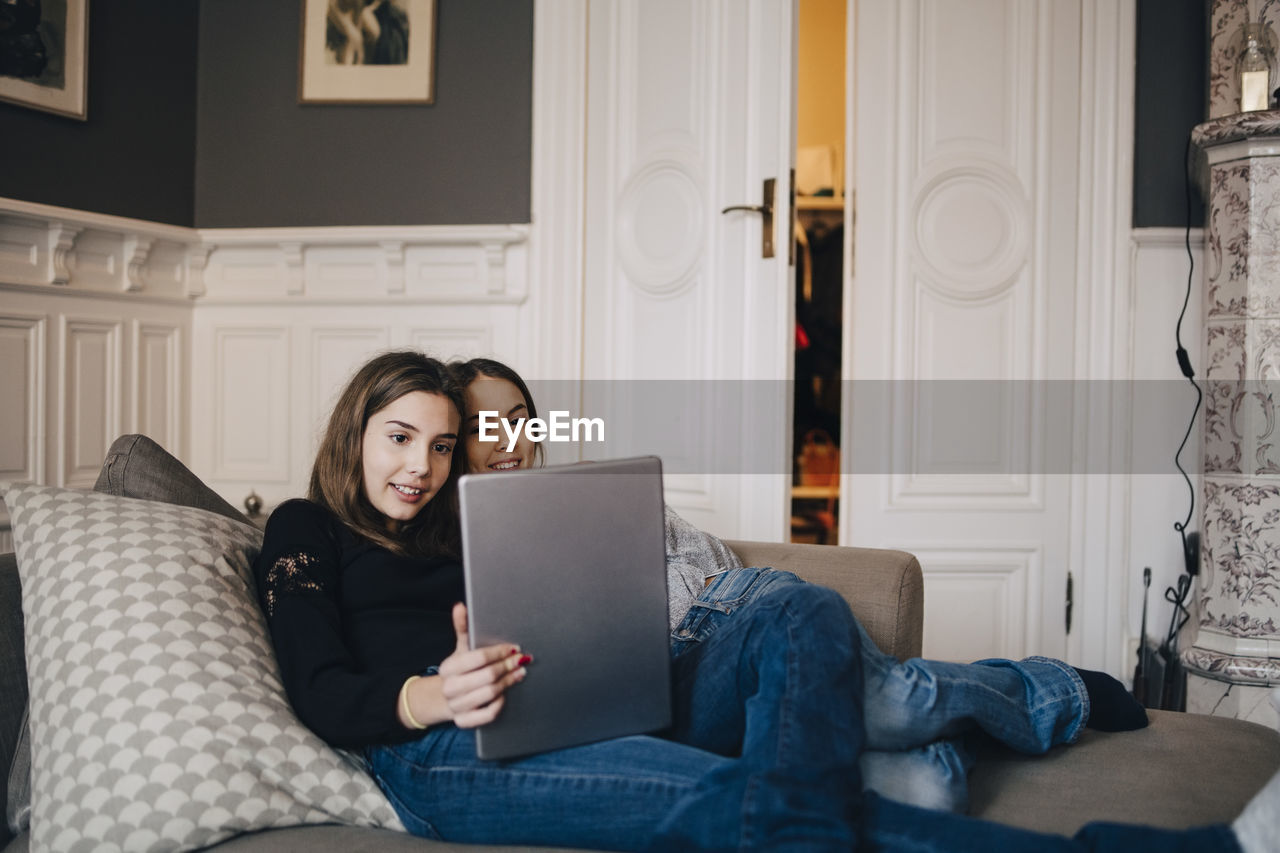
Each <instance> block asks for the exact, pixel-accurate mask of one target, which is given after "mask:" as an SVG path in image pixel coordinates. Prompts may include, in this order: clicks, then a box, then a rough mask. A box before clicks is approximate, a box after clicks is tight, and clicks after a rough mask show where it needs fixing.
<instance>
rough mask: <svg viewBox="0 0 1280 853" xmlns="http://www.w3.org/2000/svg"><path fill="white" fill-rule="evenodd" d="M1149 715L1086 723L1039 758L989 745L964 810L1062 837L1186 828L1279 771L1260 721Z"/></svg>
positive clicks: (1270, 737)
mask: <svg viewBox="0 0 1280 853" xmlns="http://www.w3.org/2000/svg"><path fill="white" fill-rule="evenodd" d="M1147 714H1148V716H1149V717H1150V718H1151V725H1149V726H1147V728H1145V729H1140V730H1138V731H1136V732H1097V731H1093V730H1092V729H1088V730H1086V731H1085V733H1084V734H1083V736H1081V738H1080V740H1079V741H1078V742H1077V743H1075V744H1074V745H1072V746H1060V747H1056V748H1054V749H1053V750H1052V751H1050V752H1049V754H1047V755H1044V756H1028V755H1019V754H1017V753H1015V752H1013V751H1012V750H1009V749H1005V748H1003V747H997V746H992V747H990V748H989V749H987V750H986V751H985V752H984V754H982V755H980V756H979V760H978V763H977V764H976V765H975V766H974V768H973V772H972V773H971V774H970V777H969V793H970V798H969V799H970V811H971V813H972V814H973V815H974V816H976V817H982V818H986V819H987V820H995V821H999V822H1000V823H1008V824H1012V825H1014V826H1022V827H1026V828H1028V829H1037V830H1040V831H1042V832H1057V833H1060V834H1062V835H1071V834H1073V833H1075V831H1076V830H1077V829H1079V828H1080V827H1081V826H1083V825H1084V824H1086V823H1088V822H1089V821H1095V820H1105V821H1117V822H1121V823H1143V824H1149V825H1152V826H1162V827H1168V828H1170V829H1185V828H1187V827H1192V826H1202V825H1204V824H1209V823H1225V822H1229V821H1231V820H1233V819H1234V818H1235V817H1236V815H1238V814H1239V813H1240V811H1241V810H1242V809H1243V808H1244V805H1245V803H1247V802H1248V801H1249V799H1250V798H1251V797H1253V795H1254V794H1255V793H1257V792H1258V790H1259V789H1260V788H1262V786H1263V785H1264V784H1266V782H1267V780H1268V779H1270V778H1271V776H1272V775H1273V774H1274V773H1275V772H1276V770H1277V769H1278V768H1280V734H1278V733H1277V732H1275V731H1273V730H1272V729H1269V728H1267V727H1265V726H1260V725H1257V724H1256V723H1247V722H1245V721H1243V720H1232V719H1227V718H1224V717H1209V716H1203V715H1200V714H1183V713H1178V712H1176V711H1148V712H1147Z"/></svg>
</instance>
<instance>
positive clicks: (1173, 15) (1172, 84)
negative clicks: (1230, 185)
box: [1133, 0, 1209, 228]
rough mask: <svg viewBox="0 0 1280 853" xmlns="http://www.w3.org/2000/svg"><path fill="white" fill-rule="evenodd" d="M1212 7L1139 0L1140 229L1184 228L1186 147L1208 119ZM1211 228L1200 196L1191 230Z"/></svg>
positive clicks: (1136, 212)
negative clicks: (1189, 138)
mask: <svg viewBox="0 0 1280 853" xmlns="http://www.w3.org/2000/svg"><path fill="white" fill-rule="evenodd" d="M1207 6H1208V3H1207V2H1206V0H1138V68H1137V80H1136V88H1135V99H1136V103H1135V104H1134V109H1135V115H1134V120H1135V128H1134V141H1133V225H1134V227H1135V228H1142V227H1150V226H1166V227H1167V226H1175V227H1179V228H1181V227H1185V226H1186V224H1187V202H1186V174H1187V171H1186V167H1185V162H1186V160H1185V158H1186V143H1187V137H1188V136H1189V134H1190V132H1191V128H1193V127H1195V126H1196V125H1197V124H1199V123H1200V122H1202V121H1204V120H1205V117H1206V116H1207V115H1208V114H1209V113H1208V82H1207V79H1206V78H1207V71H1206V68H1207V65H1208V9H1207ZM1203 224H1204V205H1203V203H1202V202H1201V200H1200V194H1199V191H1198V190H1197V189H1196V188H1195V187H1194V186H1193V187H1192V192H1191V225H1192V226H1193V227H1194V226H1200V225H1203Z"/></svg>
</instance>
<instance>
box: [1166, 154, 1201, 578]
mask: <svg viewBox="0 0 1280 853" xmlns="http://www.w3.org/2000/svg"><path fill="white" fill-rule="evenodd" d="M1183 164H1184V167H1185V172H1186V175H1185V183H1184V186H1185V189H1186V202H1187V211H1186V212H1187V227H1186V232H1185V236H1184V243H1185V245H1186V249H1187V293H1186V296H1185V297H1184V298H1183V300H1182V312H1181V313H1179V314H1178V324H1177V326H1176V327H1175V330H1174V337H1175V338H1176V339H1177V343H1178V350H1177V356H1178V367H1179V368H1180V369H1181V370H1182V375H1183V376H1185V377H1187V381H1188V382H1190V383H1191V387H1193V388H1195V389H1196V407H1195V409H1193V410H1192V412H1191V421H1190V422H1189V423H1188V424H1187V431H1186V434H1184V435H1183V436H1182V443H1181V444H1179V445H1178V452H1177V453H1175V454H1173V464H1174V465H1175V466H1177V468H1178V471H1179V473H1181V474H1182V478H1183V479H1184V480H1186V481H1187V492H1188V494H1189V495H1190V497H1191V501H1190V505H1189V506H1188V507H1187V517H1186V519H1185V520H1184V521H1181V522H1174V524H1173V529H1174V530H1176V531H1178V533H1179V535H1181V536H1182V553H1183V557H1184V560H1185V562H1186V564H1187V573H1188V574H1192V575H1194V574H1196V571H1197V569H1198V568H1199V566H1198V565H1197V564H1198V555H1196V554H1193V551H1195V552H1198V551H1199V547H1198V543H1197V544H1196V546H1195V547H1194V548H1193V546H1192V545H1191V543H1189V542H1188V541H1187V527H1189V526H1190V524H1191V518H1192V515H1193V514H1194V513H1195V507H1196V489H1195V484H1194V483H1192V482H1191V477H1190V475H1188V474H1187V471H1186V469H1185V468H1183V467H1182V460H1181V456H1182V451H1183V450H1184V449H1185V448H1186V446H1187V441H1188V440H1189V439H1190V438H1191V432H1192V430H1194V429H1195V425H1196V418H1197V417H1199V415H1200V406H1201V404H1202V403H1203V402H1204V392H1203V391H1202V390H1201V389H1200V384H1199V383H1198V382H1196V378H1195V377H1196V372H1195V370H1193V369H1192V367H1191V357H1190V356H1189V355H1188V354H1187V348H1186V347H1184V346H1183V345H1182V321H1183V319H1184V318H1185V317H1186V316H1187V306H1188V305H1189V304H1190V303H1191V284H1192V279H1191V277H1192V275H1193V273H1194V271H1195V268H1196V259H1195V255H1193V254H1192V253H1191V135H1190V134H1187V147H1186V152H1185V154H1184V155H1183Z"/></svg>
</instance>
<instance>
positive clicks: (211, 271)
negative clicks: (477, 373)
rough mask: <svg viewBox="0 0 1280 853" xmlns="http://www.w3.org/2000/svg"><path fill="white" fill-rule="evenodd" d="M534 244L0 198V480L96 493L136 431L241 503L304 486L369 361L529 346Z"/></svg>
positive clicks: (482, 232)
mask: <svg viewBox="0 0 1280 853" xmlns="http://www.w3.org/2000/svg"><path fill="white" fill-rule="evenodd" d="M527 243H528V226H526V225H514V226H507V225H485V226H423V227H388V228H381V227H379V228H264V229H215V230H197V229H190V228H180V227H174V226H166V225H157V224H155V223H150V222H144V221H140V220H133V219H126V218H122V217H113V216H103V215H99V214H93V213H86V212H82V211H74V210H68V209H65V208H58V207H51V206H48V205H38V204H31V203H27V202H21V201H15V200H10V199H0V298H2V300H3V301H0V399H3V400H4V401H5V405H4V406H3V407H0V480H29V481H34V482H39V483H50V484H57V485H66V486H72V487H78V488H88V487H91V486H92V485H93V483H94V481H95V480H96V479H97V476H98V471H99V470H100V468H101V466H102V460H103V457H104V456H105V454H106V450H107V448H108V447H109V446H110V444H111V442H112V441H113V440H114V439H115V438H116V436H118V435H120V434H122V433H126V432H142V433H145V434H147V435H149V436H151V437H152V438H154V439H155V440H156V441H157V442H159V443H160V444H161V445H162V446H164V447H165V448H167V449H169V450H170V451H171V452H172V453H173V454H174V455H175V456H177V457H178V458H180V459H182V460H183V461H184V462H186V463H187V464H188V465H189V466H190V467H191V468H192V470H193V471H195V472H196V474H198V475H199V476H200V477H201V478H202V479H204V480H205V481H206V482H207V483H209V485H210V486H212V487H213V488H214V489H216V490H217V491H218V492H219V493H221V494H222V495H223V496H224V497H226V498H227V499H228V500H230V501H232V502H233V503H235V504H236V505H240V504H241V503H242V501H243V499H244V498H245V496H246V495H247V494H248V493H249V492H250V491H251V490H253V491H256V492H257V493H258V494H259V495H261V496H262V497H263V498H264V499H265V500H266V502H267V504H268V505H272V504H275V503H278V502H279V501H281V500H284V499H286V498H289V497H292V496H296V495H300V494H302V493H303V492H304V491H305V488H306V480H307V476H308V473H309V470H310V465H311V457H312V453H313V451H314V446H315V440H316V436H317V433H318V431H319V429H320V426H321V423H322V421H323V419H324V416H325V414H326V413H327V411H328V409H329V406H330V404H331V402H332V397H333V395H334V394H335V393H336V391H337V390H338V388H339V387H340V385H341V384H342V383H343V382H344V381H345V380H346V378H347V377H348V375H349V374H350V372H351V371H352V370H353V369H354V368H355V367H356V366H357V365H358V364H359V363H360V362H361V361H362V360H363V359H364V358H366V357H367V356H368V355H369V354H371V353H373V352H375V351H378V350H383V349H387V348H392V347H415V348H420V349H424V350H426V351H428V352H431V353H432V354H434V355H436V356H438V357H440V358H446V359H448V358H460V357H468V356H472V355H481V354H483V355H493V356H495V357H497V358H503V359H509V360H511V361H512V362H513V363H518V359H519V356H520V354H521V353H522V352H529V351H531V350H533V349H535V348H536V345H535V344H534V343H533V341H534V340H536V335H535V332H534V328H533V320H532V319H531V318H530V317H529V316H526V315H527V314H528V309H527V303H528V301H529V299H528V296H529V280H528V279H529V274H528V266H529V261H528V257H527V254H528V252H527ZM11 548H12V542H11V540H10V539H9V537H8V516H7V513H4V512H3V511H0V549H11Z"/></svg>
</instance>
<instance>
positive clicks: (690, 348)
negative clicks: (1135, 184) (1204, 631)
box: [582, 0, 1134, 674]
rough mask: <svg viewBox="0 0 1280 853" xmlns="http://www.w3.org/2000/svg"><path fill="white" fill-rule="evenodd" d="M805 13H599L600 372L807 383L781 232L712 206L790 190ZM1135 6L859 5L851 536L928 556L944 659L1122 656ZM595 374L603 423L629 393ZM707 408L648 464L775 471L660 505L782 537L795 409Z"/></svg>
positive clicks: (588, 302)
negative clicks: (799, 34)
mask: <svg viewBox="0 0 1280 853" xmlns="http://www.w3.org/2000/svg"><path fill="white" fill-rule="evenodd" d="M797 2H798V0H749V1H748V0H592V2H590V3H589V6H588V11H589V15H588V21H589V24H588V27H587V31H588V35H587V44H588V51H587V55H588V57H589V59H588V63H587V64H588V74H587V79H588V87H587V92H588V94H587V107H586V168H585V187H586V188H585V193H584V199H585V207H584V213H585V222H586V225H585V228H584V229H583V236H584V241H585V245H584V253H583V254H584V258H585V263H584V265H583V273H584V279H583V301H582V305H583V317H582V322H583V350H582V354H583V370H582V372H583V375H584V376H585V377H586V378H587V379H588V380H591V379H593V378H596V377H607V378H608V379H609V380H610V383H611V384H613V383H617V382H619V381H621V380H640V379H672V378H684V377H689V378H693V379H716V380H735V379H751V380H755V381H763V382H765V383H767V382H768V381H779V380H787V379H789V378H790V377H791V375H792V357H791V352H790V346H791V335H792V333H793V321H794V318H793V309H792V305H793V290H792V286H793V285H792V282H791V275H790V269H789V267H788V257H787V255H788V253H787V251H786V247H787V245H788V239H787V238H788V236H789V230H788V229H789V226H790V222H789V217H787V216H785V215H783V216H780V217H777V218H775V221H774V228H775V233H774V236H775V243H776V244H777V248H778V252H777V255H776V256H775V257H774V258H773V259H771V260H763V259H761V258H760V256H759V249H760V231H759V229H760V217H759V216H758V215H756V214H751V213H741V212H738V213H731V214H722V213H721V209H722V208H723V207H725V206H729V205H735V204H759V203H760V202H761V197H762V191H761V182H762V181H763V180H764V179H765V178H770V177H773V178H776V179H777V181H778V186H779V188H780V190H781V192H782V194H783V197H784V198H785V194H786V193H787V192H788V186H787V185H788V176H789V169H790V166H791V163H792V162H793V153H794V142H793V139H794V125H795V114H794V105H793V93H794V79H795V78H794V67H795V29H794V20H795V12H796V3H797ZM1133 15H1134V10H1133V3H1132V1H1131V0H850V14H849V16H848V17H849V21H850V42H849V45H850V56H851V57H852V63H853V71H852V74H851V77H852V80H851V83H852V85H850V86H849V87H848V91H849V92H850V101H851V103H850V104H849V105H848V107H849V109H848V110H847V113H848V114H849V115H850V116H851V120H850V138H851V142H852V143H853V144H852V145H850V150H851V151H856V152H857V156H856V163H855V164H854V167H853V168H852V169H851V170H850V172H851V173H852V174H854V175H856V178H855V179H854V180H853V181H851V182H850V186H849V187H847V188H846V189H847V195H851V196H854V197H856V209H857V218H856V228H855V229H854V231H855V233H856V251H855V253H854V254H855V256H856V257H855V260H854V262H853V263H852V264H847V265H846V270H847V271H848V270H852V275H848V279H847V281H846V283H845V301H844V304H845V309H844V310H845V316H844V327H845V329H846V334H845V348H846V349H845V358H844V368H845V370H844V373H845V377H846V380H851V381H852V385H847V386H846V388H847V389H848V390H847V391H846V393H845V394H844V396H843V399H844V401H845V405H846V411H845V413H844V424H843V435H842V442H841V443H842V448H843V450H844V452H845V458H846V460H848V464H847V465H846V473H845V476H844V477H843V480H842V496H843V499H842V502H841V508H840V510H841V518H840V532H841V539H842V541H843V543H844V544H852V545H861V546H877V547H897V548H904V549H907V550H910V551H912V552H914V553H915V554H917V555H918V556H919V559H920V562H921V564H922V566H923V568H924V570H925V576H926V582H925V584H926V586H925V588H926V605H925V606H926V620H925V622H926V626H927V627H926V637H925V651H926V653H927V654H930V655H933V656H936V657H942V658H951V659H972V658H977V657H982V656H987V655H999V656H1013V657H1017V656H1021V655H1024V654H1031V653H1041V654H1051V655H1057V656H1063V657H1069V658H1070V659H1072V660H1074V661H1078V662H1081V663H1084V664H1087V665H1091V666H1094V667H1097V668H1104V669H1108V670H1111V671H1112V672H1114V673H1117V674H1118V673H1119V672H1120V671H1122V670H1123V669H1124V641H1123V640H1124V637H1123V629H1124V610H1125V600H1124V592H1125V585H1124V577H1125V575H1124V569H1125V567H1124V566H1122V565H1119V564H1120V563H1121V561H1122V560H1123V558H1124V554H1125V553H1126V552H1125V546H1126V544H1127V543H1126V535H1127V534H1126V530H1127V524H1128V519H1127V517H1126V510H1125V509H1124V507H1125V506H1126V504H1125V489H1126V482H1127V480H1126V478H1124V477H1115V476H1107V475H1109V474H1111V473H1113V472H1117V471H1120V470H1121V469H1122V468H1123V465H1124V459H1123V458H1122V456H1123V452H1124V450H1123V449H1124V447H1125V446H1126V440H1125V439H1123V438H1122V437H1123V436H1124V433H1125V429H1126V426H1125V424H1126V420H1125V417H1126V415H1125V412H1124V410H1123V409H1124V406H1123V400H1120V399H1114V397H1115V395H1113V394H1112V393H1111V392H1110V391H1109V390H1107V389H1108V387H1109V386H1108V385H1107V384H1106V380H1112V379H1117V378H1125V377H1126V376H1127V375H1128V369H1129V368H1128V365H1129V356H1128V353H1127V350H1126V346H1127V344H1126V335H1125V333H1124V331H1123V330H1124V329H1127V328H1128V327H1129V321H1130V318H1129V316H1128V313H1127V312H1128V310H1129V309H1128V305H1129V302H1130V296H1129V292H1128V288H1129V285H1128V282H1127V269H1126V264H1125V260H1126V252H1127V235H1128V226H1129V192H1130V187H1131V169H1130V166H1129V153H1128V152H1129V149H1130V147H1131V139H1132V74H1133V71H1132V58H1133V57H1132V50H1133ZM855 194H856V195H855ZM1044 380H1052V381H1053V383H1052V384H1043V381H1044ZM586 386H587V389H588V391H587V395H586V396H587V400H586V401H585V402H586V403H587V406H586V407H587V408H589V409H592V410H595V409H597V408H599V409H604V410H607V409H608V407H609V406H610V405H611V404H613V403H616V401H610V400H608V399H598V400H594V401H593V400H592V398H591V395H592V394H597V395H602V396H603V397H608V396H609V395H610V394H611V393H612V392H611V391H609V390H608V387H609V386H603V387H604V390H601V387H598V386H597V385H596V384H594V383H592V382H590V381H588V382H587V383H586ZM674 387H675V386H672V388H674ZM752 387H753V388H759V389H764V388H765V387H766V385H759V386H756V385H754V384H753V386H752ZM669 393H672V394H678V393H679V392H678V391H669ZM690 393H691V395H693V396H695V397H696V396H697V395H698V394H702V396H703V397H705V399H702V398H699V399H695V400H685V401H673V403H672V410H673V411H679V412H681V413H684V414H688V413H695V414H697V413H701V412H704V411H710V412H712V413H713V414H714V417H706V418H703V417H701V416H700V415H699V416H696V417H695V416H690V417H689V421H690V427H689V428H688V429H687V430H686V431H685V432H684V433H683V435H681V437H680V438H679V439H676V440H673V441H672V442H671V446H658V447H654V446H646V445H645V444H644V441H643V440H641V439H643V438H644V437H643V436H641V437H640V438H638V439H637V441H636V443H635V449H636V450H640V451H649V450H652V451H655V452H660V453H662V454H663V455H664V458H669V459H672V460H675V461H676V462H677V465H676V466H673V467H679V465H678V463H679V462H680V461H681V459H682V458H683V457H682V454H686V455H693V454H697V453H701V452H702V451H703V450H704V449H705V448H706V447H708V446H711V447H715V446H718V445H725V446H728V447H731V448H733V449H735V450H736V451H737V452H740V453H755V454H761V455H764V456H765V457H767V459H768V460H769V461H767V462H766V463H764V464H760V463H753V464H752V465H750V466H744V467H747V468H750V470H751V471H753V472H754V473H750V474H739V475H736V476H734V475H725V474H723V473H719V471H721V470H723V469H717V472H715V473H708V472H705V471H703V472H697V471H695V472H691V473H681V474H680V475H679V476H677V477H669V478H668V485H669V489H668V500H669V501H670V502H671V503H673V504H674V505H675V506H677V508H679V509H680V510H681V512H682V513H684V514H686V515H687V516H688V517H689V518H690V519H691V520H692V521H694V522H695V523H697V524H700V525H701V526H703V527H705V528H706V529H708V530H711V531H713V532H716V533H719V534H721V535H726V536H736V537H742V538H755V539H782V538H783V537H784V536H785V535H786V528H785V521H786V518H787V504H788V501H787V497H788V487H787V483H788V480H787V477H786V476H780V475H779V474H780V473H781V472H784V471H786V470H788V467H787V463H786V457H787V455H788V454H789V448H790V439H791V436H790V427H789V423H788V422H789V418H790V406H789V400H787V401H785V403H784V402H781V401H779V400H776V399H773V400H768V401H766V403H765V405H763V406H754V407H753V406H752V403H751V400H750V393H748V392H742V391H741V390H738V391H737V392H735V393H733V394H730V397H731V398H732V399H731V400H730V401H728V402H727V403H726V402H725V401H723V400H718V399H715V397H716V393H717V392H715V391H707V390H706V389H705V388H700V390H699V391H695V392H690ZM762 393H763V394H764V395H765V397H769V394H768V392H767V391H763V390H762ZM597 404H598V405H597ZM700 407H701V408H700ZM632 414H633V415H634V413H632ZM707 424H714V425H715V426H716V428H714V429H708V428H706V425H707ZM726 424H732V429H725V427H724V425H726ZM727 433H732V435H727ZM628 449H629V448H628ZM771 466H772V467H771ZM769 470H771V471H774V472H776V473H772V474H769V473H760V472H764V471H769ZM1099 475H1103V476H1099ZM1068 577H1070V578H1071V580H1072V586H1073V590H1072V595H1073V599H1074V613H1073V622H1074V624H1073V628H1072V631H1071V633H1070V634H1068V633H1067V630H1066V612H1065V611H1066V598H1067V583H1068Z"/></svg>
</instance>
